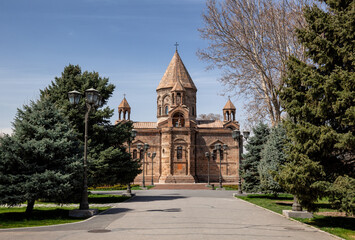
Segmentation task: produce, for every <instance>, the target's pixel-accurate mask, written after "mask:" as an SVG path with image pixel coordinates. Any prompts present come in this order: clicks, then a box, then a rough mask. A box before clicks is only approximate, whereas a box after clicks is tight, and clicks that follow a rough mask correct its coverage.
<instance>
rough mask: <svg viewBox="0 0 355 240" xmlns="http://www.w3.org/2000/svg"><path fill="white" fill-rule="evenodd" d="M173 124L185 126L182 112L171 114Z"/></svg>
mask: <svg viewBox="0 0 355 240" xmlns="http://www.w3.org/2000/svg"><path fill="white" fill-rule="evenodd" d="M173 126H174V127H185V119H184V115H183V114H182V113H179V112H178V113H175V114H174V116H173Z"/></svg>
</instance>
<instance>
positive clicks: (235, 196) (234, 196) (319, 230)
mask: <svg viewBox="0 0 355 240" xmlns="http://www.w3.org/2000/svg"><path fill="white" fill-rule="evenodd" d="M233 198H234V199H236V200H239V201H243V202H246V203H249V204H251V205H254V206H255V207H258V208H261V209H264V210H266V211H268V212H271V213H274V214H277V215H279V216H281V217H283V218H286V219H288V220H291V221H294V222H298V223H301V224H302V225H304V226H307V227H310V228H313V229H315V230H317V231H318V232H323V233H326V234H328V235H329V236H332V237H334V238H337V239H339V240H345V239H344V238H341V237H339V236H336V235H334V234H331V233H329V232H326V231H323V230H322V229H319V228H316V227H314V226H312V225H308V224H306V223H303V222H300V221H298V220H296V219H293V218H288V217H286V216H284V215H282V214H280V213H277V212H274V211H272V210H270V209H267V208H264V207H261V206H259V205H256V204H255V203H251V202H248V201H245V200H244V199H240V198H238V197H237V195H236V194H235V193H233Z"/></svg>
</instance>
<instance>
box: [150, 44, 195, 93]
mask: <svg viewBox="0 0 355 240" xmlns="http://www.w3.org/2000/svg"><path fill="white" fill-rule="evenodd" d="M179 80H180V82H181V84H182V86H183V87H184V88H190V89H193V90H196V91H197V88H196V86H195V84H194V82H193V81H192V79H191V77H190V74H189V73H188V72H187V69H186V67H185V65H184V63H183V62H182V60H181V58H180V55H179V53H178V51H175V54H174V56H173V58H172V59H171V61H170V63H169V66H168V68H167V69H166V71H165V73H164V76H163V77H162V79H161V80H160V82H159V85H158V87H157V90H160V89H164V88H173V87H174V86H175V85H176V83H177V82H178V81H179Z"/></svg>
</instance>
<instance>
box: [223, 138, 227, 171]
mask: <svg viewBox="0 0 355 240" xmlns="http://www.w3.org/2000/svg"><path fill="white" fill-rule="evenodd" d="M222 147H223V154H224V153H225V155H226V158H225V159H224V160H225V163H226V164H227V149H228V145H227V144H223V145H222ZM225 166H226V169H227V165H225ZM226 175H228V173H226Z"/></svg>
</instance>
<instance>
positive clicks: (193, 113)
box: [192, 107, 195, 116]
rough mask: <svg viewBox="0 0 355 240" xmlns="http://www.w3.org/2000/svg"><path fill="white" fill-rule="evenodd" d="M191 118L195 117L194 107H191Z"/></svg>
mask: <svg viewBox="0 0 355 240" xmlns="http://www.w3.org/2000/svg"><path fill="white" fill-rule="evenodd" d="M192 116H195V107H192Z"/></svg>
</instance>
